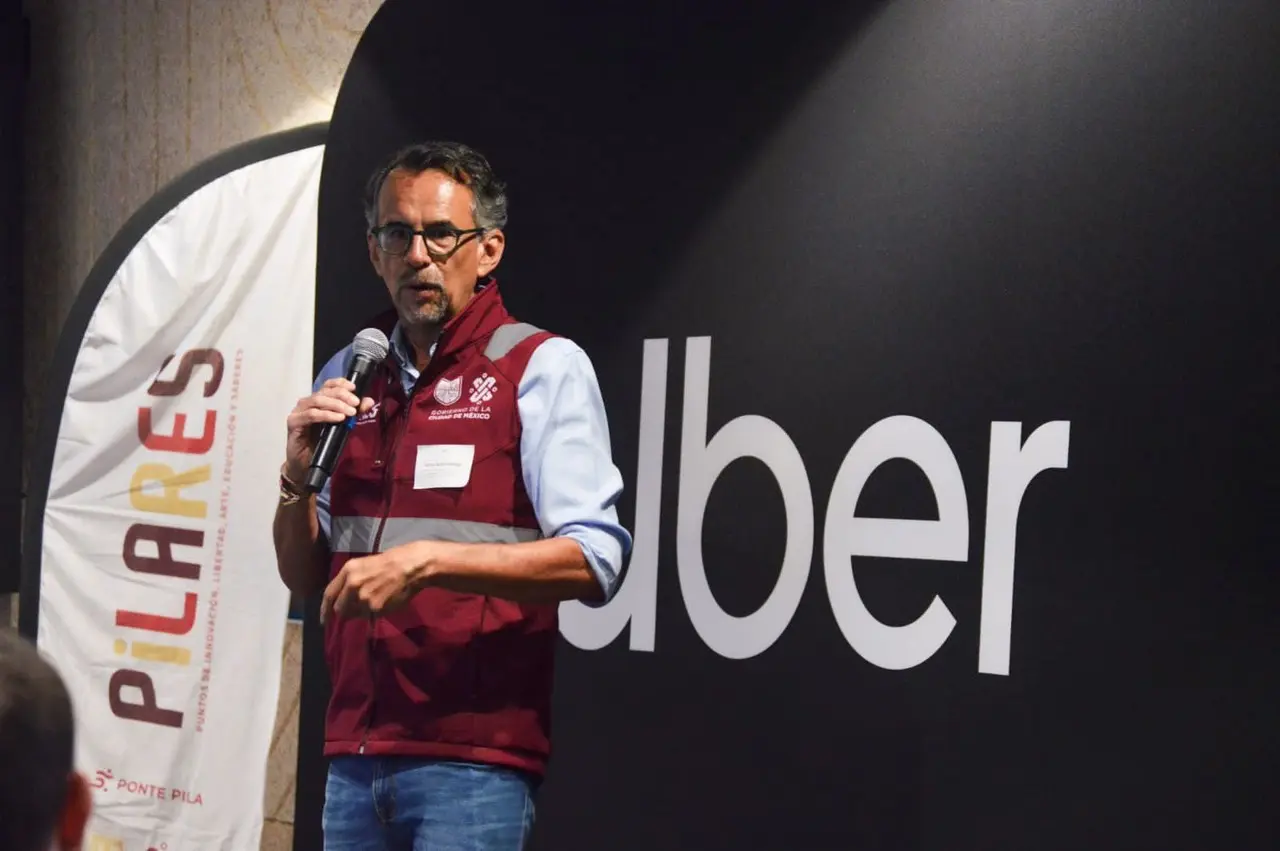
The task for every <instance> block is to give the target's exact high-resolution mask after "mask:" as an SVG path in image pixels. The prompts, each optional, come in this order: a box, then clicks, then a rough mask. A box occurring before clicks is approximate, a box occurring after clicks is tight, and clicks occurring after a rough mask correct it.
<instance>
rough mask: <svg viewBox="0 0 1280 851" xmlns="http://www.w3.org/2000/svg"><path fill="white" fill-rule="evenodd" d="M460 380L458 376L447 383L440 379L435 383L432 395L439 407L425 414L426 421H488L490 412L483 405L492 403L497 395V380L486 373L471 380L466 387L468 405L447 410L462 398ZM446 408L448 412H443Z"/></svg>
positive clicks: (460, 377)
mask: <svg viewBox="0 0 1280 851" xmlns="http://www.w3.org/2000/svg"><path fill="white" fill-rule="evenodd" d="M462 380H463V377H462V376H461V375H459V376H458V377H457V378H454V379H451V380H449V381H445V380H444V379H443V378H442V379H440V380H439V381H437V382H436V389H435V392H434V395H435V397H436V401H437V402H439V403H440V407H439V408H433V409H432V410H431V413H429V414H427V419H429V420H435V421H438V420H487V419H489V417H490V416H491V415H492V412H491V410H490V408H489V406H488V405H487V404H485V403H486V402H490V401H492V400H493V397H494V396H496V395H497V393H498V379H496V378H494V377H493V376H492V375H490V374H489V373H487V372H482V373H481V374H480V377H479V378H473V379H472V380H471V384H470V385H468V387H469V390H470V392H469V393H468V394H467V402H468V403H469V404H465V405H459V406H458V407H455V408H449V406H450V405H453V404H454V403H455V402H457V401H458V400H459V399H461V398H462ZM446 408H448V410H445V409H446Z"/></svg>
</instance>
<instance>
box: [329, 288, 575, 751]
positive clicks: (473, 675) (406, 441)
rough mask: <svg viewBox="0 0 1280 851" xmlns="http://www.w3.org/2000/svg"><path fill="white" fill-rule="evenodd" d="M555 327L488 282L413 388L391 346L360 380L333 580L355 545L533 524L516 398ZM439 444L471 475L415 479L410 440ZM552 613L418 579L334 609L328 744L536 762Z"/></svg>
mask: <svg viewBox="0 0 1280 851" xmlns="http://www.w3.org/2000/svg"><path fill="white" fill-rule="evenodd" d="M391 322H394V318H392V319H391V320H390V321H389V322H388V323H387V324H388V325H390V323H391ZM386 330H388V331H389V330H390V328H389V327H388V328H387V329H386ZM551 336H552V335H551V334H549V333H547V332H545V331H539V330H538V329H536V328H533V327H532V326H529V325H523V324H520V323H517V322H516V321H515V320H514V319H512V317H511V316H510V315H509V314H508V313H507V312H506V310H505V308H504V307H503V305H502V298H501V296H500V295H499V293H498V287H497V284H496V283H490V284H489V285H488V286H487V287H485V288H483V289H481V290H480V291H479V292H478V293H477V294H476V296H475V297H474V298H473V299H472V300H471V302H470V303H469V304H468V305H467V307H466V308H464V309H463V311H462V312H461V313H459V314H458V316H456V317H454V319H452V320H451V321H450V322H449V323H448V324H447V325H446V326H445V328H444V330H443V332H442V333H441V336H440V340H439V342H438V344H437V346H436V351H435V354H434V355H433V356H432V358H431V361H430V363H429V364H428V366H427V369H426V370H425V371H424V372H423V373H422V376H421V377H420V378H419V380H418V381H417V383H416V385H415V387H414V391H413V394H412V395H411V396H410V397H406V396H405V393H404V390H403V387H402V382H401V376H400V372H399V369H398V367H397V366H396V364H395V360H394V359H393V358H390V357H389V358H387V360H386V361H385V362H384V364H383V366H382V367H381V368H380V370H379V372H378V373H377V374H376V375H375V376H374V378H373V380H372V381H371V382H370V383H371V385H372V386H371V388H370V390H369V391H368V393H367V395H369V396H371V397H372V398H373V400H374V402H375V406H376V407H375V408H374V410H373V412H371V413H370V414H366V415H364V416H363V417H361V418H360V419H359V420H358V421H357V423H356V424H355V425H354V426H353V427H352V429H351V433H350V435H349V437H348V440H347V444H346V448H345V449H344V450H343V453H342V456H341V460H340V462H339V463H338V465H337V467H336V469H335V470H334V472H333V476H332V478H331V479H330V483H331V485H330V487H331V496H330V512H331V515H332V525H331V527H330V548H331V549H332V551H333V560H332V563H331V565H330V578H332V577H333V576H334V575H336V574H337V572H338V571H339V570H340V569H341V568H342V565H343V564H344V563H345V562H346V561H347V559H349V558H351V557H354V556H357V555H362V554H365V553H370V552H382V551H384V550H387V549H390V548H391V547H394V546H396V545H398V544H403V543H406V542H409V541H414V540H422V539H435V540H444V541H477V542H518V541H531V540H535V539H537V538H538V537H540V536H541V533H540V531H539V527H538V521H537V518H536V517H535V516H534V512H533V508H532V505H531V504H530V501H529V497H528V494H527V493H526V492H525V488H524V477H523V474H522V472H521V464H520V417H519V413H518V410H517V407H516V400H517V392H518V388H519V384H520V378H521V375H522V374H523V373H524V369H525V366H526V365H527V364H528V362H529V357H530V356H531V355H532V354H533V351H534V349H535V348H537V346H538V345H539V344H540V343H542V342H543V341H544V340H546V339H548V338H549V337H551ZM440 444H452V445H461V446H468V447H469V446H474V447H475V452H474V460H473V461H472V465H471V474H470V480H469V481H467V483H466V484H465V485H463V486H461V487H432V488H415V486H414V485H415V478H414V477H415V464H416V461H417V453H418V447H419V446H433V445H440ZM556 613H557V607H556V606H555V605H547V604H538V605H528V604H518V603H513V602H511V601H508V600H501V599H496V598H493V597H486V596H482V595H479V594H458V593H454V592H452V591H445V590H441V589H437V588H428V589H426V590H423V591H421V592H420V593H418V594H417V595H416V596H415V597H414V598H413V600H412V601H411V603H410V604H409V605H408V606H407V607H406V608H404V609H402V610H400V611H396V612H393V613H391V614H389V615H387V616H385V617H379V618H376V619H373V620H369V619H364V618H354V619H350V618H333V619H330V620H329V621H328V622H327V623H326V624H325V654H326V657H327V659H328V663H329V674H330V682H331V684H332V689H333V691H332V696H331V698H330V701H329V709H328V714H327V718H326V731H325V740H326V743H325V753H326V754H331V755H332V754H352V753H365V754H375V755H387V754H395V755H404V756H422V757H438V758H445V759H460V760H466V761H473V762H487V763H494V764H500V765H507V766H513V767H516V768H521V769H525V770H527V771H532V772H535V773H542V772H543V771H544V770H545V767H546V762H547V759H548V757H549V755H550V731H551V718H550V715H551V684H552V668H553V660H554V656H555V644H556V638H557V618H556Z"/></svg>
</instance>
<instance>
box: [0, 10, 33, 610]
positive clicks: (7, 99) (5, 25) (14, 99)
mask: <svg viewBox="0 0 1280 851" xmlns="http://www.w3.org/2000/svg"><path fill="white" fill-rule="evenodd" d="M27 56H28V53H27V33H26V20H25V19H24V18H23V16H22V2H21V0H0V363H3V364H4V370H3V379H0V380H2V381H3V384H0V386H2V387H3V392H4V396H5V398H6V399H9V400H10V403H11V405H10V413H9V416H7V417H4V418H2V419H0V446H5V447H10V449H9V450H8V451H5V452H0V542H2V543H0V594H7V593H12V592H15V591H17V590H18V585H19V582H20V576H21V572H22V571H21V567H22V560H21V557H20V556H21V551H22V547H21V543H20V542H21V540H22V536H21V529H22V525H21V523H22V453H21V452H20V451H19V452H15V451H13V450H12V447H21V446H22V422H23V419H22V151H23V139H22V128H23V95H24V90H25V87H26V75H27Z"/></svg>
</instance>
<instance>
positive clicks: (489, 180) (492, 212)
mask: <svg viewBox="0 0 1280 851" xmlns="http://www.w3.org/2000/svg"><path fill="white" fill-rule="evenodd" d="M396 169H403V170H405V171H407V172H410V173H411V174H420V173H422V172H424V171H427V170H429V169H435V170H437V171H442V172H444V173H445V174H447V175H449V177H450V178H451V179H453V180H455V181H457V182H458V183H461V184H462V185H463V186H466V187H468V188H469V189H470V190H471V195H472V201H471V214H472V215H473V216H474V217H475V220H476V226H477V227H481V228H484V229H485V230H495V229H497V228H502V227H506V224H507V188H506V186H505V184H503V183H502V181H500V180H498V178H497V176H496V175H494V173H493V169H492V168H491V167H490V166H489V161H488V160H487V159H485V158H484V156H483V155H482V154H481V153H480V152H479V151H476V150H474V149H472V148H469V147H467V146H466V145H464V144H462V143H461V142H419V143H417V144H414V145H409V146H408V147H405V148H401V149H400V150H399V151H396V153H395V154H394V155H393V156H392V157H391V159H390V160H388V161H387V162H386V163H385V164H383V165H382V166H381V167H380V168H378V170H377V171H375V172H374V173H373V174H372V175H371V176H370V177H369V182H368V184H367V185H366V186H365V193H364V218H365V222H366V224H368V226H369V228H370V229H372V228H373V227H374V226H375V225H377V223H378V196H379V195H380V194H381V192H382V185H383V184H384V183H385V182H386V180H387V175H389V174H390V173H391V172H393V171H395V170H396Z"/></svg>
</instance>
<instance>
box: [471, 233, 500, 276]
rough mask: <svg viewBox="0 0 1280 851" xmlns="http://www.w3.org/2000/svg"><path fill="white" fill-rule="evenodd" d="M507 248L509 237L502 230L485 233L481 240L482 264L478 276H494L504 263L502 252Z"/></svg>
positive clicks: (477, 270)
mask: <svg viewBox="0 0 1280 851" xmlns="http://www.w3.org/2000/svg"><path fill="white" fill-rule="evenodd" d="M506 247H507V236H506V234H504V233H503V232H502V231H500V230H491V231H485V233H484V235H483V236H482V237H481V238H480V262H479V265H478V267H477V268H476V276H477V277H479V278H485V277H488V276H489V275H491V274H493V270H494V269H496V268H498V264H499V263H501V262H502V252H503V250H504V249H506Z"/></svg>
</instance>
